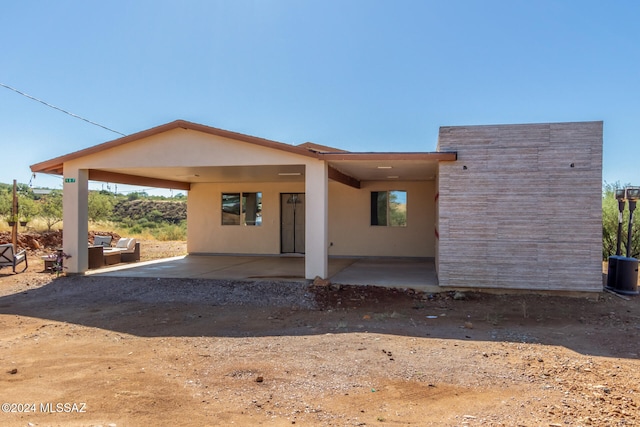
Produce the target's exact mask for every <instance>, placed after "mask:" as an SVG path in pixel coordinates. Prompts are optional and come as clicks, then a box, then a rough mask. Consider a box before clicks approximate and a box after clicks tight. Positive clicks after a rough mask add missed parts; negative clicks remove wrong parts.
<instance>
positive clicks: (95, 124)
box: [0, 83, 126, 136]
mask: <svg viewBox="0 0 640 427" xmlns="http://www.w3.org/2000/svg"><path fill="white" fill-rule="evenodd" d="M0 86H2V87H5V88H7V89H9V90H12V91H14V92H16V93H18V94H20V95H22V96H24V97H27V98H29V99H32V100H34V101H38V102H39V103H41V104H44V105H46V106H47V107H50V108H53V109H54V110H58V111H61V112H63V113H65V114H68V115H70V116H71V117H75V118H76V119H80V120H84V121H85V122H87V123H90V124H92V125H94V126H98V127H101V128H102V129H106V130H108V131H110V132H113V133H117V134H118V135H122V136H126V135H125V134H124V133H122V132H118V131H117V130H113V129H111V128H108V127H106V126H103V125H101V124H99V123H96V122H92V121H91V120H89V119H85V118H84V117H80V116H78V115H77V114H73V113H71V112H69V111H67V110H64V109H62V108H60V107H56V106H55V105H51V104H49V103H48V102H45V101H43V100H41V99H38V98H36V97H35V96H31V95H28V94H26V93H24V92H21V91H19V90H18V89H16V88H14V87H11V86H8V85H5V84H3V83H0Z"/></svg>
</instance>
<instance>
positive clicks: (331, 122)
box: [0, 0, 640, 193]
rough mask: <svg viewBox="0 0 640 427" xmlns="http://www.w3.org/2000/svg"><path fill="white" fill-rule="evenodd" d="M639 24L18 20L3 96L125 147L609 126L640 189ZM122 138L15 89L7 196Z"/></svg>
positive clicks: (621, 175) (438, 18) (548, 18)
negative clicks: (184, 125)
mask: <svg viewBox="0 0 640 427" xmlns="http://www.w3.org/2000/svg"><path fill="white" fill-rule="evenodd" d="M639 18H640V2H637V1H613V2H602V1H544V0H536V1H516V0H510V1H491V0H482V1H480V0H478V1H456V0H447V1H444V0H441V1H428V0H421V1H412V0H403V1H377V0H363V1H360V0H341V1H332V0H321V1H304V0H282V1H280V0H271V1H268V0H255V1H243V0H234V1H231V0H226V1H216V0H203V1H190V0H180V1H163V0H145V1H132V0H129V1H108V2H106V1H105V2H93V1H90V2H87V1H79V0H78V1H56V2H46V1H30V0H24V1H19V2H4V4H3V7H2V14H0V44H1V46H2V54H1V55H0V83H3V84H6V85H9V86H12V87H15V88H17V89H19V90H21V91H24V92H26V93H28V94H30V95H32V96H35V97H37V98H40V99H42V100H45V101H46V102H49V103H51V104H54V105H56V106H59V107H61V108H64V109H66V110H68V111H71V112H73V113H75V114H78V115H80V116H82V117H85V118H87V119H89V120H93V121H95V122H98V123H100V124H102V125H105V126H107V127H109V128H112V129H115V130H117V131H119V132H122V133H124V134H130V133H134V132H137V131H140V130H144V129H147V128H149V127H152V126H156V125H159V124H163V123H166V122H169V121H173V120H176V119H185V120H190V121H194V122H198V123H202V124H206V125H211V126H215V127H220V128H223V129H229V130H232V131H236V132H242V133H247V134H250V135H256V136H260V137H263V138H268V139H273V140H276V141H280V142H285V143H290V144H299V143H302V142H306V141H312V142H315V143H318V144H324V145H330V146H334V147H340V148H344V149H347V150H352V151H434V150H435V147H436V142H437V136H438V128H439V127H440V126H450V125H475V124H501V123H534V122H562V121H591V120H603V121H604V170H603V179H604V180H605V181H607V182H615V181H620V182H622V183H631V184H635V185H640V141H639V138H640V131H639V129H638V126H637V124H638V122H639V119H640V25H638V23H637V22H638V19H639ZM117 137H118V135H117V134H115V133H111V132H109V131H107V130H104V129H102V128H99V127H96V126H92V125H90V124H88V123H86V122H84V121H81V120H78V119H75V118H72V117H70V116H68V115H65V114H63V113H61V112H59V111H56V110H54V109H51V108H48V107H46V106H44V105H42V104H40V103H37V102H35V101H32V100H30V99H27V98H25V97H23V96H21V95H19V94H17V93H15V92H12V91H10V90H8V89H5V88H3V87H0V144H1V147H2V150H1V153H2V154H1V155H2V160H3V161H2V167H1V168H0V182H4V183H10V182H11V181H12V180H13V179H17V180H18V182H21V183H27V182H29V180H30V178H31V173H30V170H29V165H31V164H33V163H38V162H41V161H44V160H48V159H50V158H53V157H57V156H59V155H62V154H67V153H69V152H72V151H76V150H79V149H82V148H86V147H89V146H92V145H95V144H98V143H101V142H105V141H108V140H111V139H115V138H117ZM34 184H35V185H36V186H47V187H53V188H61V186H62V180H61V179H59V178H55V177H50V176H47V175H38V176H37V177H36V179H35V180H34ZM92 187H93V188H100V187H101V184H97V185H94V186H92ZM120 189H125V188H122V187H121V188H120ZM152 193H153V192H152Z"/></svg>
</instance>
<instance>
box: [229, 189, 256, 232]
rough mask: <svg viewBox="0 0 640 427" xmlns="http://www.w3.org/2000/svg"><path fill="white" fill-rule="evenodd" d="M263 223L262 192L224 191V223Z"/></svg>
mask: <svg viewBox="0 0 640 427" xmlns="http://www.w3.org/2000/svg"><path fill="white" fill-rule="evenodd" d="M240 224H242V225H262V193H223V194H222V225H240Z"/></svg>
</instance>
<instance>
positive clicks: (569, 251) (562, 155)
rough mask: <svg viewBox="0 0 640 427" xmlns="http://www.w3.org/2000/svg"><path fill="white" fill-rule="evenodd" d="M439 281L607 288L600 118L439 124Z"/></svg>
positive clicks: (445, 283)
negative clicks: (449, 155) (444, 156)
mask: <svg viewBox="0 0 640 427" xmlns="http://www.w3.org/2000/svg"><path fill="white" fill-rule="evenodd" d="M438 150H455V151H457V152H458V161H457V162H453V163H441V164H440V165H439V178H438V191H439V203H438V231H439V235H440V240H439V242H438V248H439V249H438V250H439V254H438V260H437V270H438V279H439V283H440V285H441V286H469V287H486V288H519V289H532V290H570V291H600V290H601V289H602V265H601V252H602V248H601V246H602V208H601V191H602V190H601V185H602V122H583V123H552V124H531V125H499V126H461V127H442V128H440V134H439V140H438Z"/></svg>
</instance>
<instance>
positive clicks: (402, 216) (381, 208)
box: [371, 191, 407, 227]
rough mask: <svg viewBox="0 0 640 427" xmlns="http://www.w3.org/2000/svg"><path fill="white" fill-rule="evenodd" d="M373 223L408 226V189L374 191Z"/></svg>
mask: <svg viewBox="0 0 640 427" xmlns="http://www.w3.org/2000/svg"><path fill="white" fill-rule="evenodd" d="M371 225H385V226H391V227H406V226H407V192H406V191H372V192H371Z"/></svg>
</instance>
